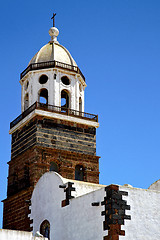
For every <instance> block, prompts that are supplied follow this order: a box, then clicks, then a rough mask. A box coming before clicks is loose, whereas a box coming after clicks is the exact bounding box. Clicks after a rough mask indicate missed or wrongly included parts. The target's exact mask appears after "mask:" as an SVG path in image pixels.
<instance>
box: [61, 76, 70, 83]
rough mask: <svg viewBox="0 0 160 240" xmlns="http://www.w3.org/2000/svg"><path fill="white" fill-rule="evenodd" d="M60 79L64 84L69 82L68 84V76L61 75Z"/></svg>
mask: <svg viewBox="0 0 160 240" xmlns="http://www.w3.org/2000/svg"><path fill="white" fill-rule="evenodd" d="M61 81H62V83H63V84H64V85H69V84H70V80H69V78H68V77H67V76H63V77H62V78H61Z"/></svg>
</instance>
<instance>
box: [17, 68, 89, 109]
mask: <svg viewBox="0 0 160 240" xmlns="http://www.w3.org/2000/svg"><path fill="white" fill-rule="evenodd" d="M43 74H44V75H47V76H48V81H47V82H46V83H45V84H40V83H39V78H40V76H41V75H43ZM54 74H56V79H54ZM63 76H67V77H68V78H69V79H70V84H69V85H64V84H63V83H62V81H61V78H62V77H63ZM20 82H21V86H22V87H21V108H22V112H23V111H24V99H25V96H26V94H28V96H29V106H31V105H32V104H33V103H35V102H36V101H38V95H39V91H40V89H42V88H46V89H47V90H48V104H51V105H55V106H61V91H62V90H64V89H65V90H67V91H68V92H69V94H70V106H69V107H70V108H71V109H74V110H77V111H79V98H80V97H81V99H82V112H84V89H85V87H86V84H85V82H84V80H82V77H80V75H77V74H76V73H72V72H70V71H67V70H59V69H56V68H54V69H52V68H50V69H43V70H36V71H32V72H29V73H27V74H26V76H25V77H24V78H23V79H22V80H21V81H20ZM27 82H28V83H29V84H28V87H26V86H27ZM80 85H81V86H82V87H81V88H80Z"/></svg>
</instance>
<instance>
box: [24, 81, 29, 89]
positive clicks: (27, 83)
mask: <svg viewBox="0 0 160 240" xmlns="http://www.w3.org/2000/svg"><path fill="white" fill-rule="evenodd" d="M28 86H29V82H28V80H27V81H26V83H25V85H24V89H25V91H26V90H27V89H28Z"/></svg>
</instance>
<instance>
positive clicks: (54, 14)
mask: <svg viewBox="0 0 160 240" xmlns="http://www.w3.org/2000/svg"><path fill="white" fill-rule="evenodd" d="M55 16H56V13H53V17H51V19H53V27H55V21H54V17H55Z"/></svg>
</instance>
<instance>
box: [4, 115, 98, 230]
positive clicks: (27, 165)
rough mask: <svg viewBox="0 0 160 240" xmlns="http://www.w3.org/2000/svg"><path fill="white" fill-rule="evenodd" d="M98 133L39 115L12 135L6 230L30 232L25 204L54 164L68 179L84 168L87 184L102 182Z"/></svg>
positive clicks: (5, 208) (5, 206) (6, 204)
mask: <svg viewBox="0 0 160 240" xmlns="http://www.w3.org/2000/svg"><path fill="white" fill-rule="evenodd" d="M95 134H96V130H95V128H89V127H87V126H82V125H79V124H74V123H70V122H64V121H58V120H53V119H52V120H51V119H46V118H42V117H40V116H39V117H38V116H37V117H34V118H33V119H32V120H31V121H30V122H29V123H28V124H27V125H25V126H23V127H22V128H21V129H19V130H17V131H15V132H14V133H13V134H12V154H11V161H9V162H8V164H9V175H8V190H7V199H5V200H4V219H3V228H7V229H17V230H27V231H28V230H31V229H30V228H29V226H30V221H29V219H28V217H27V216H28V213H27V215H26V212H27V211H28V210H27V209H28V205H26V202H25V201H26V200H27V201H28V200H30V197H31V194H32V190H33V189H34V186H35V185H36V183H37V181H38V180H39V178H40V177H41V176H42V175H43V174H44V173H45V172H48V171H49V170H50V165H51V162H55V163H56V164H57V166H58V172H59V174H60V175H62V176H63V177H65V178H68V179H75V167H76V165H82V166H83V168H84V181H86V182H93V183H99V157H98V156H96V155H95V153H96V136H95Z"/></svg>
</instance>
